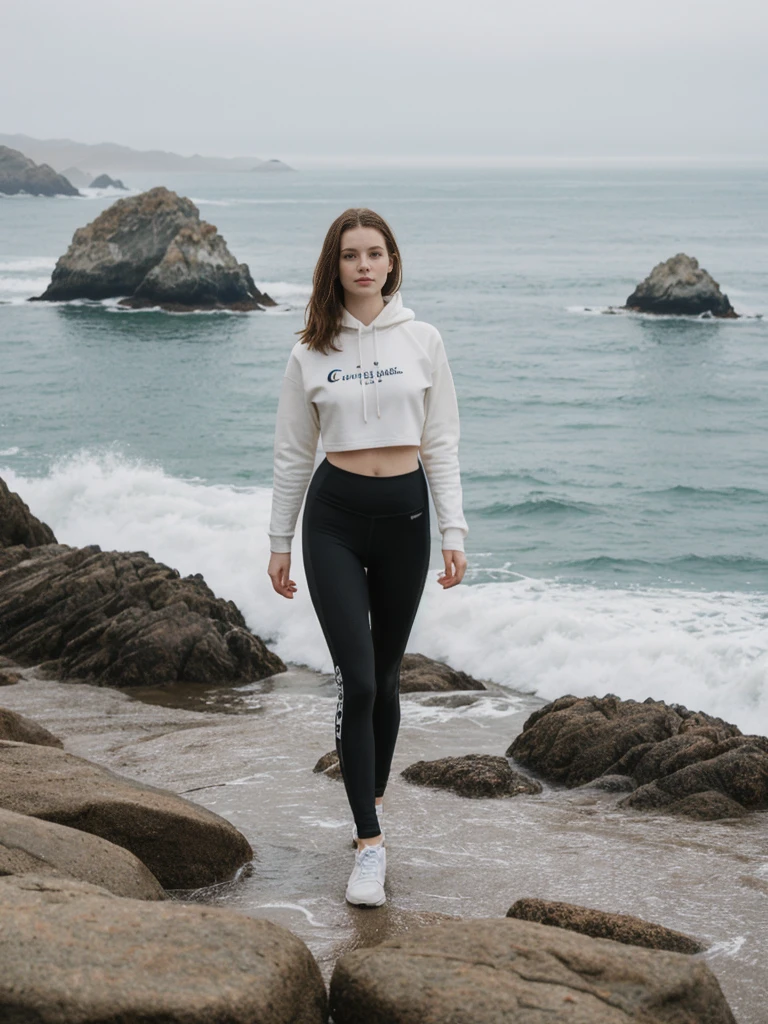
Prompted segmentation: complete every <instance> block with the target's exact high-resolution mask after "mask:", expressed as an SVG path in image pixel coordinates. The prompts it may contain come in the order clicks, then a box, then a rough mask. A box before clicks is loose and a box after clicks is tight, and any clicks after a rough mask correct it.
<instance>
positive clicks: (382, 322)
mask: <svg viewBox="0 0 768 1024" xmlns="http://www.w3.org/2000/svg"><path fill="white" fill-rule="evenodd" d="M382 298H383V299H384V309H382V311H381V312H380V313H379V315H378V316H377V317H376V318H375V319H374V320H372V321H371V323H370V324H368V325H366V324H364V323H362V321H360V320H358V319H357V317H354V316H352V314H351V313H350V312H349V310H348V309H347V308H346V307H345V308H344V312H343V314H342V317H341V330H342V332H343V333H347V332H354V333H355V334H357V355H358V360H359V361H358V366H359V368H360V390H361V393H362V396H363V419H364V420H365V422H366V423H367V422H368V409H367V402H366V398H365V379H364V376H363V374H364V373H365V367H364V366H363V334H364V333H365V334H367V333H370V334H371V335H372V336H373V390H374V392H375V394H376V415H377V416H378V418H379V419H381V408H380V406H379V377H378V367H379V350H378V346H377V343H376V335H377V332H379V331H384V330H387V329H388V328H389V327H395V326H397V325H398V324H404V323H407V322H408V321H409V320H415V319H416V316H415V314H414V312H413V310H412V309H408V307H407V306H404V305H403V298H402V296H401V294H400V292H399V291H397V292H394V294H392V295H384V296H382Z"/></svg>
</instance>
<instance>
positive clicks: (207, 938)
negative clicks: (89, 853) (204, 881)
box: [0, 872, 719, 1024]
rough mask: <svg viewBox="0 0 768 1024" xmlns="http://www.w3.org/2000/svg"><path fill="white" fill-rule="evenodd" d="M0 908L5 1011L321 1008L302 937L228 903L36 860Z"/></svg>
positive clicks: (183, 1019) (48, 1015)
mask: <svg viewBox="0 0 768 1024" xmlns="http://www.w3.org/2000/svg"><path fill="white" fill-rule="evenodd" d="M0 917H1V918H2V921H3V925H4V927H3V928H2V929H0V1020H3V1021H7V1022H10V1021H15V1022H18V1024H21V1022H22V1021H27V1022H32V1021H37V1022H43V1021H48V1022H51V1024H52V1022H58V1024H62V1022H65V1021H69V1022H75V1021H80V1022H82V1021H106V1020H112V1021H124V1022H126V1024H127V1022H128V1021H145V1022H147V1024H149V1022H151V1021H154V1022H159V1021H162V1022H163V1024H194V1022H197V1024H203V1022H208V1024H213V1022H222V1024H223V1022H224V1021H226V1022H227V1024H255V1022H257V1021H258V1024H325V1022H326V1021H327V1020H328V997H327V994H326V990H325V984H324V982H323V976H322V974H321V973H320V968H319V967H318V965H317V962H316V960H315V958H314V957H313V956H312V953H311V952H310V951H309V949H308V948H307V946H306V945H305V944H304V943H303V942H302V941H301V939H299V938H297V937H296V936H295V935H294V934H293V933H292V932H290V931H289V930H288V929H287V928H284V927H282V925H279V924H275V923H274V922H272V921H267V920H263V919H261V918H258V917H252V916H249V915H248V914H243V913H240V912H239V911H237V910H234V909H232V908H230V907H217V906H210V905H208V906H206V905H203V906H200V905H196V904H195V903H193V902H191V901H189V902H181V901H180V900H176V899H169V900H162V901H147V900H139V899H126V898H124V897H121V896H117V895H115V894H114V893H112V892H110V891H109V890H108V889H106V888H104V887H103V886H101V885H92V884H90V883H88V882H84V881H83V882H81V881H76V880H73V879H67V878H55V877H51V875H49V874H45V873H42V872H41V873H39V874H36V875H10V876H9V877H7V878H0ZM711 1020H712V1022H713V1024H717V1022H718V1021H719V1018H715V1017H712V1018H711Z"/></svg>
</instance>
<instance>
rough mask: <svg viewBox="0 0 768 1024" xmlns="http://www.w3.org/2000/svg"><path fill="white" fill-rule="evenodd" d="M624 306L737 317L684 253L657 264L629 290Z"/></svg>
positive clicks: (710, 280)
mask: <svg viewBox="0 0 768 1024" xmlns="http://www.w3.org/2000/svg"><path fill="white" fill-rule="evenodd" d="M624 308H625V309H632V310H635V311H637V312H640V313H665V314H667V315H669V314H672V315H676V316H700V315H701V314H702V313H705V314H706V313H709V314H711V315H712V316H718V317H736V316H738V314H737V313H736V311H735V310H734V308H733V306H732V305H731V303H730V302H729V300H728V296H727V295H723V293H722V292H721V291H720V285H719V284H718V283H717V281H715V280H713V278H712V276H711V275H710V274H708V273H707V271H706V270H703V269H702V268H701V267H699V263H698V260H696V259H695V258H694V257H692V256H686V254H685V253H684V252H679V253H678V254H677V256H673V257H672V258H671V259H668V260H667V261H666V262H665V263H658V264H657V265H656V266H655V267H654V268H653V270H652V271H651V273H650V274H649V275H648V277H646V279H645V280H644V281H643V282H642V283H641V284H639V285H638V286H637V288H636V289H635V290H634V291H633V292H632V294H631V295H630V296H629V298H628V299H627V301H626V303H625V307H624Z"/></svg>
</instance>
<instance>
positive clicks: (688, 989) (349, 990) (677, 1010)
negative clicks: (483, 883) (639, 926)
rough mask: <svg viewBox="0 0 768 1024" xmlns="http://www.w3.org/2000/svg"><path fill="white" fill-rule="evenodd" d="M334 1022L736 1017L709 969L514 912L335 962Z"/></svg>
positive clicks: (710, 1021) (670, 1022)
mask: <svg viewBox="0 0 768 1024" xmlns="http://www.w3.org/2000/svg"><path fill="white" fill-rule="evenodd" d="M330 1010H331V1014H332V1016H333V1020H334V1021H335V1022H336V1024H359V1022H360V1021H366V1020H369V1021H382V1022H383V1021H386V1022H387V1024H445V1022H446V1021H450V1022H451V1024H502V1022H505V1021H510V1022H511V1021H520V1022H521V1024H522V1022H523V1021H525V1022H526V1024H529V1022H530V1024H539V1022H541V1024H543V1022H544V1021H546V1022H547V1024H561V1022H562V1024H576V1022H579V1024H580V1022H584V1024H586V1022H589V1024H631V1022H633V1021H636V1022H637V1024H692V1022H694V1021H696V1022H697V1024H735V1020H734V1017H733V1014H732V1013H731V1011H730V1009H729V1007H728V1004H727V1002H726V1001H725V997H724V996H723V993H722V991H721V989H720V986H719V984H718V982H717V979H716V978H715V976H714V974H713V973H712V972H711V971H710V969H709V967H708V966H707V965H706V964H705V963H703V962H702V961H700V960H695V959H692V958H691V957H689V956H684V955H683V954H681V953H669V952H665V951H660V950H650V949H640V948H638V947H636V946H626V945H622V944H621V943H618V942H612V941H610V940H609V939H593V938H590V937H588V936H586V935H578V934H577V933H576V932H572V931H566V930H565V929H563V928H550V927H547V926H546V925H542V924H536V923H534V922H531V921H518V920H516V919H514V918H510V917H506V918H479V919H473V920H467V921H443V922H439V923H438V924H434V925H429V926H426V927H422V928H416V929H413V930H411V931H409V932H407V933H406V934H403V935H399V936H397V937H394V938H390V939H387V940H385V941H384V942H382V943H380V944H379V945H378V946H374V947H372V948H369V949H357V950H353V951H352V952H350V953H347V954H345V955H344V956H343V957H341V958H340V959H339V960H338V961H337V962H336V966H335V968H334V971H333V975H332V977H331V986H330Z"/></svg>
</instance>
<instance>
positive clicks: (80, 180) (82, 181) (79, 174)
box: [59, 167, 94, 188]
mask: <svg viewBox="0 0 768 1024" xmlns="http://www.w3.org/2000/svg"><path fill="white" fill-rule="evenodd" d="M59 173H60V174H62V175H63V176H64V177H65V178H66V179H67V181H70V182H72V184H73V185H75V186H76V187H77V188H87V187H88V182H89V181H93V178H94V175H93V174H91V173H90V171H81V170H80V168H79V167H66V168H65V169H64V170H63V171H60V172H59Z"/></svg>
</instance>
